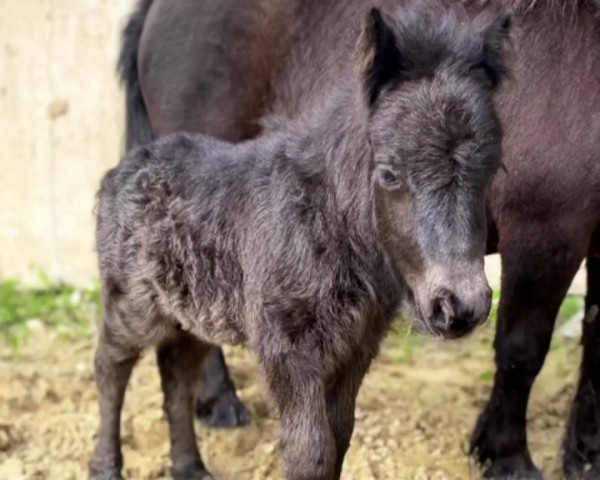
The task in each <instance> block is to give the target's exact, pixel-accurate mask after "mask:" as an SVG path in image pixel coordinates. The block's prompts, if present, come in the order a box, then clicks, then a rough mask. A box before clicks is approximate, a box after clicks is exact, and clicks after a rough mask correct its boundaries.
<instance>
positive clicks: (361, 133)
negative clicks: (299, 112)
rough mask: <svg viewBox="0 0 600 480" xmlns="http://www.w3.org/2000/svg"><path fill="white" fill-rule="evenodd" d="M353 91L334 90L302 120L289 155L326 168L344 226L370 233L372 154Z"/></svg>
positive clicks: (363, 113)
mask: <svg viewBox="0 0 600 480" xmlns="http://www.w3.org/2000/svg"><path fill="white" fill-rule="evenodd" d="M360 100H361V99H360V98H359V96H358V95H357V94H356V92H355V91H352V89H351V88H344V89H338V90H335V91H333V92H331V94H330V95H329V97H328V98H327V100H326V101H325V102H324V104H323V105H321V106H320V107H318V108H316V109H314V110H312V111H310V112H307V113H306V114H305V115H304V116H303V118H302V119H301V120H300V125H301V126H300V131H301V133H300V135H298V137H297V140H296V141H295V142H293V144H292V150H291V152H290V154H291V155H293V156H295V157H296V158H304V159H305V160H306V161H309V162H315V163H316V164H320V165H324V168H325V175H326V177H327V179H328V186H329V187H330V188H332V189H333V191H334V195H333V198H332V200H333V201H334V202H335V205H334V208H335V210H336V211H337V212H338V213H339V214H340V215H341V216H342V219H343V221H344V222H349V223H355V222H356V227H357V228H360V229H363V228H368V229H369V230H371V228H372V218H373V192H372V187H371V172H372V168H373V153H372V149H371V143H370V141H369V135H368V129H367V120H368V112H367V110H366V109H367V107H366V105H363V104H362V102H361V101H360Z"/></svg>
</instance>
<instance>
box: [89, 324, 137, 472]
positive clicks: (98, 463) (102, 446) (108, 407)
mask: <svg viewBox="0 0 600 480" xmlns="http://www.w3.org/2000/svg"><path fill="white" fill-rule="evenodd" d="M115 337H116V336H115V335H114V334H112V332H110V330H109V327H107V319H105V321H104V324H103V325H102V331H101V334H100V338H99V343H98V347H97V349H96V356H95V359H94V365H95V375H96V385H97V388H98V393H99V396H100V432H99V434H98V440H97V442H96V448H95V449H94V453H93V456H92V460H91V462H90V478H92V479H93V480H120V479H121V478H122V477H121V469H122V468H123V457H122V454H121V436H120V424H121V410H122V408H123V399H124V397H125V388H126V387H127V383H128V381H129V377H130V376H131V371H132V370H133V367H134V366H135V363H136V362H137V360H138V357H139V353H140V352H139V350H137V349H134V348H127V347H124V346H123V345H121V344H120V343H119V342H118V340H117V339H116V338H115Z"/></svg>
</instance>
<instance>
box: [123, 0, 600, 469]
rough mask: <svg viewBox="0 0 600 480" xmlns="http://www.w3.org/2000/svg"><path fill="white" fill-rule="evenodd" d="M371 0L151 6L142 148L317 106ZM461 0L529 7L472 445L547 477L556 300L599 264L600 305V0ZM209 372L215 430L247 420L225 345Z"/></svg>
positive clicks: (141, 85) (131, 105)
mask: <svg viewBox="0 0 600 480" xmlns="http://www.w3.org/2000/svg"><path fill="white" fill-rule="evenodd" d="M435 1H436V2H438V3H455V2H458V1H459V0H435ZM368 3H369V2H364V1H363V0H281V1H273V0H252V1H250V0H248V1H245V2H239V1H237V0H205V1H196V0H179V1H177V2H172V1H169V0H143V1H142V2H141V3H140V5H139V7H138V10H137V11H136V13H135V14H134V16H133V17H132V19H131V21H130V23H129V25H128V27H127V29H126V31H125V38H124V46H123V51H122V56H121V62H120V67H121V73H122V75H123V80H124V82H125V85H126V88H127V102H128V138H127V144H128V147H131V146H133V145H135V144H137V143H143V142H145V141H146V140H149V139H150V138H151V137H153V136H158V135H164V134H167V133H171V132H174V131H178V130H186V131H199V132H205V133H208V134H211V135H215V136H218V137H221V138H223V139H226V140H229V141H240V140H244V139H248V138H252V137H255V136H257V135H259V134H260V133H261V131H262V130H263V129H272V128H277V125H278V124H279V122H282V121H285V119H286V118H289V117H297V116H298V115H299V114H301V113H302V112H304V111H307V110H309V109H311V108H313V106H314V105H317V104H319V103H321V102H322V101H323V99H324V98H325V96H326V95H327V94H328V92H329V91H330V90H331V89H332V88H333V87H334V86H335V85H336V84H337V83H339V82H340V81H343V80H344V79H345V78H347V77H348V76H349V75H350V71H351V69H352V67H353V65H354V62H353V58H352V52H353V51H354V39H355V38H356V34H357V31H358V26H359V21H360V19H361V18H362V17H363V14H364V13H365V11H366V10H367V9H368V7H369V5H368ZM376 3H377V4H379V5H382V6H384V7H389V6H394V5H398V4H401V3H403V0H385V1H378V2H376ZM463 3H464V4H465V8H466V9H467V10H468V11H473V12H474V13H475V12H476V11H479V10H481V9H485V8H490V9H506V8H509V9H511V10H513V11H515V12H516V14H517V17H516V22H515V28H514V29H513V35H512V36H513V50H514V54H513V58H512V59H511V60H510V61H509V62H508V63H509V70H510V72H511V77H512V80H511V81H510V82H508V83H507V84H506V85H505V87H504V89H503V91H502V92H501V93H499V95H498V96H497V99H498V110H499V113H500V117H501V120H502V122H503V125H504V129H505V140H504V162H505V165H506V172H505V173H500V174H499V175H498V176H497V178H496V180H495V182H494V184H493V186H492V189H491V191H490V196H489V201H488V226H489V235H488V253H493V252H499V253H500V254H501V256H502V266H503V279H502V298H501V302H500V310H499V319H498V331H497V337H496V342H495V348H496V364H497V371H496V376H495V382H494V388H493V392H492V397H491V399H490V401H489V404H488V406H487V408H486V409H485V411H484V412H483V413H482V415H481V416H480V419H479V421H478V424H477V426H476V429H475V432H474V434H473V437H472V444H471V449H472V453H473V454H474V455H475V456H476V458H477V459H478V460H479V461H480V462H482V463H486V464H487V470H486V472H487V475H488V476H490V477H494V478H515V477H516V478H539V476H540V473H539V471H538V470H537V468H536V467H535V465H534V464H533V462H532V460H531V456H530V453H529V450H528V447H527V435H526V410H527V403H528V398H529V393H530V390H531V386H532V384H533V382H534V380H535V378H536V376H537V374H538V372H539V371H540V369H541V367H542V365H543V362H544V358H545V355H546V353H547V351H548V347H549V343H550V338H551V335H552V330H553V326H554V321H555V318H556V314H557V311H558V308H559V306H560V304H561V302H562V299H563V298H564V295H565V294H566V292H567V289H568V287H569V285H570V283H571V281H572V278H573V276H574V274H575V272H576V271H577V269H578V267H579V265H580V264H581V262H582V260H584V259H586V258H587V268H588V293H587V297H586V308H588V309H591V308H592V307H593V306H594V305H598V304H600V17H599V16H598V14H599V12H600V9H599V5H598V2H597V0H581V1H577V0H572V1H567V0H554V1H553V0H537V1H533V0H490V1H488V2H483V3H484V5H481V4H482V2H475V1H465V2H463ZM456 241H460V239H456ZM598 331H600V318H598V316H596V319H595V321H592V322H590V323H587V324H586V325H585V328H584V339H583V343H584V350H585V352H584V360H583V362H582V367H581V379H580V384H579V387H578V391H577V395H576V398H575V401H574V404H573V411H572V413H571V419H570V423H569V427H568V431H567V436H566V440H565V452H564V468H565V472H566V474H567V475H568V476H569V477H570V478H576V477H577V476H578V475H579V474H580V473H581V472H582V471H583V469H584V468H586V466H587V465H589V466H591V468H592V470H593V472H595V473H596V474H598V475H600V368H597V365H598V364H599V363H600V334H599V333H598ZM204 381H205V390H204V391H205V392H207V391H208V392H212V395H209V397H210V398H208V397H207V398H200V408H201V409H203V408H205V409H206V411H208V412H210V413H211V414H213V417H212V418H213V419H214V418H217V420H214V423H217V424H218V423H227V422H229V423H236V422H239V423H243V421H245V419H244V418H240V415H241V416H242V417H243V416H244V415H243V413H244V412H243V410H240V405H237V404H236V403H235V397H234V393H233V392H234V390H233V386H232V384H231V382H230V380H229V379H228V377H227V374H226V370H225V366H224V363H223V362H222V357H221V356H219V354H218V352H217V353H215V355H214V357H213V358H212V359H211V361H210V362H209V363H208V370H205V378H204ZM211 382H212V383H211ZM207 385H209V387H208V388H207ZM205 395H206V393H205ZM223 399H225V400H223ZM232 402H233V403H232ZM228 409H229V410H228ZM232 409H233V410H232ZM236 409H237V418H235V417H236V415H235V413H236ZM228 412H229V413H233V417H234V418H233V419H231V416H230V417H229V418H228V417H227V413H228ZM240 412H241V413H240ZM223 414H225V416H222V415H223ZM596 469H597V471H596ZM590 475H591V474H590ZM590 478H591V477H590ZM594 478H597V477H594Z"/></svg>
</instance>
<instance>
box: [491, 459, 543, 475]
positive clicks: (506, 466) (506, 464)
mask: <svg viewBox="0 0 600 480" xmlns="http://www.w3.org/2000/svg"><path fill="white" fill-rule="evenodd" d="M518 463H522V462H519V461H517V462H515V459H514V458H507V459H496V460H495V461H494V462H492V463H491V464H490V465H489V466H488V467H487V468H486V469H485V470H484V471H483V478H489V479H492V480H542V472H541V471H540V470H539V469H538V468H537V467H536V466H535V465H533V463H531V464H530V465H516V464H518Z"/></svg>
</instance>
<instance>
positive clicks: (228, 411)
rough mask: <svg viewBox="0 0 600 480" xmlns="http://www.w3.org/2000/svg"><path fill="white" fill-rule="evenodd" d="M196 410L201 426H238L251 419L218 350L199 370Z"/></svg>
mask: <svg viewBox="0 0 600 480" xmlns="http://www.w3.org/2000/svg"><path fill="white" fill-rule="evenodd" d="M195 408H196V414H197V415H198V418H200V420H201V421H202V423H204V424H205V425H207V426H209V427H213V428H219V427H220V428H232V427H240V426H243V425H247V424H249V423H250V420H251V419H252V417H251V415H250V412H249V411H248V409H247V408H246V407H245V406H244V404H243V403H242V402H240V401H239V399H238V398H237V396H236V393H235V385H234V384H233V382H232V381H231V377H230V376H229V371H228V369H227V365H226V364H225V358H224V357H223V351H222V350H221V349H220V348H216V347H214V348H212V349H211V351H210V353H209V354H208V356H207V358H206V360H204V363H203V365H202V367H201V372H200V378H199V381H198V387H197V389H196V406H195Z"/></svg>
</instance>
